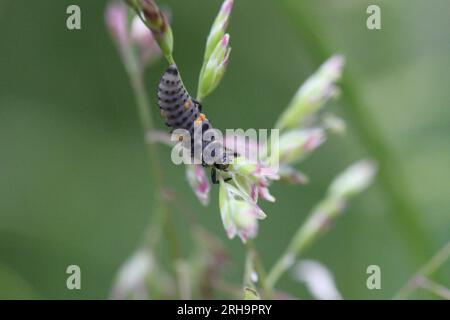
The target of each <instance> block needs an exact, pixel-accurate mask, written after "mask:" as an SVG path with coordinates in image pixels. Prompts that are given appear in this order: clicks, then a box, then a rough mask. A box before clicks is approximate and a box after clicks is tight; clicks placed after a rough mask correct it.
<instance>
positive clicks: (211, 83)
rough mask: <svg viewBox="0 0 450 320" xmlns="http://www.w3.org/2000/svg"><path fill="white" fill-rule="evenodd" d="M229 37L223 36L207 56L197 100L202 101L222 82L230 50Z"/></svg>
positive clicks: (201, 74)
mask: <svg viewBox="0 0 450 320" xmlns="http://www.w3.org/2000/svg"><path fill="white" fill-rule="evenodd" d="M229 42H230V35H229V34H225V35H224V36H223V37H222V39H221V40H220V41H219V42H218V43H217V45H216V47H215V49H214V51H213V52H212V53H211V55H210V56H209V58H208V60H205V63H204V65H203V67H202V70H201V72H200V79H199V88H198V95H197V98H198V99H199V100H203V99H204V98H205V97H206V96H207V95H209V94H210V93H211V92H212V91H213V90H214V89H215V88H217V86H218V85H219V83H220V81H221V80H222V78H223V76H224V74H225V70H226V68H227V65H228V61H229V57H230V52H231V48H230V47H229Z"/></svg>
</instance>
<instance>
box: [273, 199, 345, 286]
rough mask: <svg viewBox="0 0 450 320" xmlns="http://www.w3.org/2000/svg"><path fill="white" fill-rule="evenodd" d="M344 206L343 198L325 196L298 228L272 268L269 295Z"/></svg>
mask: <svg viewBox="0 0 450 320" xmlns="http://www.w3.org/2000/svg"><path fill="white" fill-rule="evenodd" d="M343 208H344V203H343V200H341V199H336V198H333V197H331V198H325V199H324V200H323V201H322V202H320V203H319V204H318V205H317V206H316V207H315V208H314V210H313V211H312V213H311V214H310V215H309V217H308V218H307V220H306V221H305V222H304V223H303V224H302V225H300V227H299V228H298V229H297V231H296V233H295V234H294V236H293V237H292V240H291V242H290V243H289V245H288V247H287V248H286V250H285V251H284V253H283V254H282V255H281V257H280V258H279V259H278V260H277V261H276V262H275V265H274V266H273V267H272V269H271V270H270V272H269V274H268V276H267V280H266V285H267V290H268V292H269V295H272V292H273V289H274V287H275V284H276V283H277V281H278V280H279V279H280V278H281V276H282V275H283V274H284V273H285V272H286V271H287V270H289V268H291V267H292V265H293V264H294V262H295V259H296V258H297V257H298V256H299V255H301V254H303V252H304V251H305V250H306V249H307V248H308V247H309V246H310V245H311V244H312V243H313V242H314V241H315V240H316V239H317V238H318V237H319V236H320V235H321V234H322V233H323V231H324V230H325V229H326V228H327V226H328V225H329V224H330V222H331V221H332V220H334V219H335V218H336V217H337V216H338V215H339V213H340V212H341V211H342V209H343Z"/></svg>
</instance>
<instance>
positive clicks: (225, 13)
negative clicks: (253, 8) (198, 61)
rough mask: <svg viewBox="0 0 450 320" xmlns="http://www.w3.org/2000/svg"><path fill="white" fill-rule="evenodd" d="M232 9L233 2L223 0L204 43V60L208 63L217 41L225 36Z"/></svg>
mask: <svg viewBox="0 0 450 320" xmlns="http://www.w3.org/2000/svg"><path fill="white" fill-rule="evenodd" d="M232 9H233V0H225V1H224V2H223V4H222V7H221V8H220V11H219V14H218V15H217V17H216V20H215V21H214V23H213V25H212V27H211V31H210V32H209V35H208V39H207V41H206V48H205V57H204V60H205V61H208V60H209V57H210V56H211V54H212V53H213V51H214V50H215V48H216V47H217V44H218V43H219V41H220V40H221V39H222V38H223V36H224V35H225V31H226V29H227V26H228V23H229V20H230V14H231V10H232Z"/></svg>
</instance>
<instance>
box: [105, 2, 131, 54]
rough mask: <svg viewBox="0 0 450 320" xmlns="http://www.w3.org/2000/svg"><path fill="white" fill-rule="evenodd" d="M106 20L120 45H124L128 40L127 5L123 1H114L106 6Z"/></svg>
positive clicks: (112, 34)
mask: <svg viewBox="0 0 450 320" xmlns="http://www.w3.org/2000/svg"><path fill="white" fill-rule="evenodd" d="M105 22H106V25H107V27H108V30H109V32H110V33H111V36H112V37H113V38H114V40H115V41H116V43H117V45H118V46H124V45H126V43H127V42H128V30H127V23H128V18H127V7H126V6H125V5H124V4H123V2H122V1H112V2H110V3H109V4H108V6H107V7H106V12H105Z"/></svg>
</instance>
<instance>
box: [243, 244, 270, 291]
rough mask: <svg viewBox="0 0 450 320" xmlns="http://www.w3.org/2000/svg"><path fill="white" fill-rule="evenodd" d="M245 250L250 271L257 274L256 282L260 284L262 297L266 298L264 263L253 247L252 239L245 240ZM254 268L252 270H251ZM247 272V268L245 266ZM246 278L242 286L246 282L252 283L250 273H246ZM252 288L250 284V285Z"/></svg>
mask: <svg viewBox="0 0 450 320" xmlns="http://www.w3.org/2000/svg"><path fill="white" fill-rule="evenodd" d="M245 247H246V250H247V258H248V259H249V263H250V264H251V266H252V268H251V269H252V271H255V272H256V274H257V275H258V283H260V285H261V289H262V294H263V298H266V297H267V298H268V297H269V296H270V295H269V290H268V287H267V275H266V270H265V269H264V265H263V263H262V261H261V259H260V257H259V254H258V251H257V250H256V248H255V245H254V243H253V241H252V240H250V239H249V240H247V242H246V244H245ZM253 269H254V270H253ZM246 272H247V268H246ZM245 278H246V279H245V280H244V286H246V285H247V284H249V283H250V284H253V281H252V280H251V274H247V275H246V277H245ZM250 287H251V288H252V286H250Z"/></svg>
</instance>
